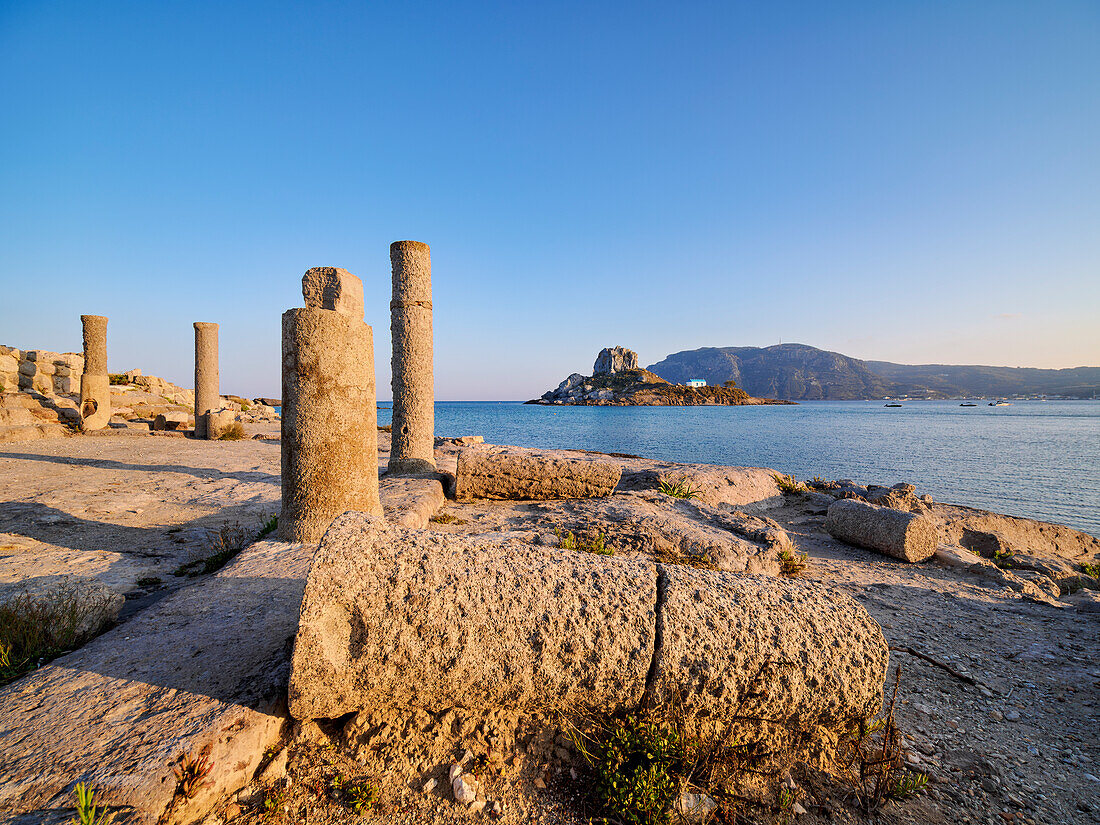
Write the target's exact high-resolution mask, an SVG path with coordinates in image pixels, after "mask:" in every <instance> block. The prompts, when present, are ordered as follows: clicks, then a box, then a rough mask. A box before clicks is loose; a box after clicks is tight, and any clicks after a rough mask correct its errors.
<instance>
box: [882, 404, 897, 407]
mask: <svg viewBox="0 0 1100 825" xmlns="http://www.w3.org/2000/svg"><path fill="white" fill-rule="evenodd" d="M882 406H884V407H900V406H901V404H883V405H882Z"/></svg>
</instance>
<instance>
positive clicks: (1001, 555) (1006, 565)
mask: <svg viewBox="0 0 1100 825" xmlns="http://www.w3.org/2000/svg"><path fill="white" fill-rule="evenodd" d="M993 563H994V564H995V565H997V566H998V567H999V568H1001V569H1002V570H1011V569H1012V553H1010V552H1008V551H1005V550H994V551H993Z"/></svg>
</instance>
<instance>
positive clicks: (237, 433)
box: [218, 421, 245, 441]
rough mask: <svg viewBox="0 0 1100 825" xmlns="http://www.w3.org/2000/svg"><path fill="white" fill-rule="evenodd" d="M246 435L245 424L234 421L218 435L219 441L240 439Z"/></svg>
mask: <svg viewBox="0 0 1100 825" xmlns="http://www.w3.org/2000/svg"><path fill="white" fill-rule="evenodd" d="M244 437H245V433H244V424H242V423H241V422H240V421H234V422H233V423H232V424H230V425H229V426H228V427H226V428H225V430H224V431H223V432H222V434H221V435H219V436H218V441H240V440H241V439H242V438H244Z"/></svg>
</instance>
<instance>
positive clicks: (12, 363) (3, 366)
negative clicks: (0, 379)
mask: <svg viewBox="0 0 1100 825" xmlns="http://www.w3.org/2000/svg"><path fill="white" fill-rule="evenodd" d="M0 372H2V373H12V372H19V360H18V359H17V358H15V357H14V356H11V355H0Z"/></svg>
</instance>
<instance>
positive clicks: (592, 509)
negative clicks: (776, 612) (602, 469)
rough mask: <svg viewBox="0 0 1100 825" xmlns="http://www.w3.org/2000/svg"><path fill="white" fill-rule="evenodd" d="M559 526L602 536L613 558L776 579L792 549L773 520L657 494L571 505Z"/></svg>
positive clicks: (563, 510)
mask: <svg viewBox="0 0 1100 825" xmlns="http://www.w3.org/2000/svg"><path fill="white" fill-rule="evenodd" d="M555 522H556V524H555V526H556V527H557V528H558V529H559V530H561V531H570V532H573V533H575V534H577V535H583V536H589V537H591V536H592V535H593V534H595V533H597V532H599V533H602V534H603V535H604V536H605V538H606V542H607V544H608V546H610V547H612V548H614V550H615V552H623V551H627V552H631V551H633V552H641V553H645V554H647V555H650V556H652V557H654V558H655V559H660V560H665V561H670V562H671V561H674V560H675V558H676V557H678V556H682V557H683V558H684V563H689V562H692V563H698V562H703V563H707V564H710V565H713V566H714V567H716V568H717V569H719V570H730V571H736V572H739V573H766V574H770V575H778V574H779V556H778V554H779V551H780V550H781V549H782V548H784V547H790V544H791V542H790V538H789V537H788V536H787V534H786V532H785V531H784V530H783V529H782V528H781V527H779V525H778V524H775V522H772V521H770V520H767V519H763V518H760V517H758V516H750V515H746V514H744V513H738V512H735V511H733V510H730V509H722V510H720V509H718V508H715V507H710V506H708V505H706V504H699V503H696V502H693V501H683V500H679V499H674V498H671V497H669V496H664V495H661V494H660V493H658V492H655V491H653V490H648V491H645V492H633V493H617V494H616V495H613V496H610V497H608V498H599V499H585V500H578V501H571V502H567V503H565V504H563V505H562V507H561V510H560V515H559V513H558V512H555ZM553 544H554V546H556V544H557V542H556V539H555V540H554V542H553Z"/></svg>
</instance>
